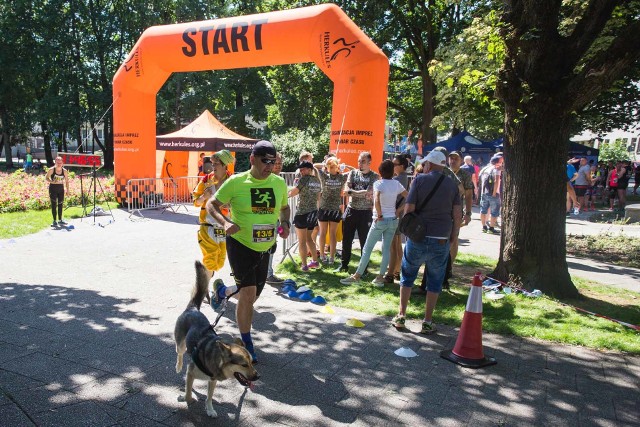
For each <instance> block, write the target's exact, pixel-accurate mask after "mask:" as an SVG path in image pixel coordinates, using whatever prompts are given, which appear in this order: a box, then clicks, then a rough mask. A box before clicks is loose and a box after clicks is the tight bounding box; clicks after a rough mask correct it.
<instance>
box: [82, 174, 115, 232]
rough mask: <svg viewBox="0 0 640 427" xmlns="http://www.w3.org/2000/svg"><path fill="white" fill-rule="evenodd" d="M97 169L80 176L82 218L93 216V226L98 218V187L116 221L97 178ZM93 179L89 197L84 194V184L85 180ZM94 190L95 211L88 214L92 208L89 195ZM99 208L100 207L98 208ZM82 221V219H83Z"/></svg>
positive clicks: (88, 192)
mask: <svg viewBox="0 0 640 427" xmlns="http://www.w3.org/2000/svg"><path fill="white" fill-rule="evenodd" d="M96 172H97V169H96V167H95V165H94V166H93V168H92V170H91V172H90V173H86V174H83V175H80V194H81V195H82V196H81V198H82V217H83V218H84V217H86V216H89V215H91V216H93V224H94V225H95V223H96V216H97V209H96V194H97V189H98V187H100V194H102V200H104V202H105V203H106V204H107V208H108V210H109V214H110V215H111V219H112V220H113V221H115V220H116V219H115V218H114V216H113V212H111V206H109V202H108V201H107V199H106V197H104V189H103V188H102V184H101V183H100V181H99V180H98V178H97V174H96ZM89 176H90V177H91V181H90V183H89V188H88V189H87V195H86V196H85V193H84V183H83V178H86V177H89ZM92 190H93V209H92V210H91V212H89V213H87V208H88V207H89V206H90V203H89V202H88V198H89V195H90V194H91V191H92ZM98 208H99V207H98ZM81 221H82V219H81Z"/></svg>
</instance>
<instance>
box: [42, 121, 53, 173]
mask: <svg viewBox="0 0 640 427" xmlns="http://www.w3.org/2000/svg"><path fill="white" fill-rule="evenodd" d="M40 126H41V127H42V138H43V139H44V157H45V159H46V162H47V166H49V167H51V166H53V156H52V155H51V133H49V123H48V122H47V121H46V120H43V121H42V123H41V124H40Z"/></svg>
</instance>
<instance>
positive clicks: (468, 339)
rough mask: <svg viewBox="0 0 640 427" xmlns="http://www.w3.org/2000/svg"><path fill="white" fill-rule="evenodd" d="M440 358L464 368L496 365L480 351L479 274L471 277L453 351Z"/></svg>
mask: <svg viewBox="0 0 640 427" xmlns="http://www.w3.org/2000/svg"><path fill="white" fill-rule="evenodd" d="M440 357H442V358H444V359H447V360H449V361H451V362H453V363H456V364H458V365H460V366H463V367H465V368H482V367H484V366H490V365H495V364H496V363H498V362H497V361H496V359H495V358H493V357H485V355H484V351H483V350H482V279H481V275H480V273H476V274H475V276H473V282H472V286H471V292H469V299H467V308H466V309H465V312H464V317H463V318H462V325H460V332H459V333H458V339H457V340H456V345H455V346H454V347H453V350H444V351H442V352H441V353H440Z"/></svg>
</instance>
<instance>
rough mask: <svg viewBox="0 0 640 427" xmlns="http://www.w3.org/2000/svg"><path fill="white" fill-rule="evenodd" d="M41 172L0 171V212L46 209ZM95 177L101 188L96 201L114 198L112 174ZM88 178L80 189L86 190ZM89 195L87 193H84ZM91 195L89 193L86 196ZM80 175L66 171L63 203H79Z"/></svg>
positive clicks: (48, 206) (44, 187)
mask: <svg viewBox="0 0 640 427" xmlns="http://www.w3.org/2000/svg"><path fill="white" fill-rule="evenodd" d="M44 177H45V175H44V174H40V175H30V174H27V173H24V171H23V170H22V169H19V170H17V171H15V172H13V173H4V172H0V213H4V212H19V211H27V210H40V209H49V208H50V207H51V203H50V201H49V184H47V182H46V181H45V179H44ZM98 180H99V181H100V184H101V185H102V189H103V190H104V196H102V194H100V186H98V194H97V196H96V197H99V198H100V201H103V199H106V201H109V202H113V201H115V195H114V190H113V177H111V176H100V174H98ZM90 183H91V178H85V179H84V184H83V185H84V187H85V188H84V191H85V193H86V192H87V191H88V187H89V185H90ZM87 196H89V195H87ZM90 196H91V197H93V192H92V194H91V195H90ZM81 199H82V198H81V192H80V178H78V177H76V174H75V173H74V172H72V171H70V172H69V194H68V195H65V205H81V204H82V202H81Z"/></svg>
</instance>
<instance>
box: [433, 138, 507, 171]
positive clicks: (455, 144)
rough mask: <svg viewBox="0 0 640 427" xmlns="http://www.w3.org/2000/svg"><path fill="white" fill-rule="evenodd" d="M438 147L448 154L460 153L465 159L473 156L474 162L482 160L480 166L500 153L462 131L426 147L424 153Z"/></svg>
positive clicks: (488, 144)
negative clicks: (444, 149) (445, 150)
mask: <svg viewBox="0 0 640 427" xmlns="http://www.w3.org/2000/svg"><path fill="white" fill-rule="evenodd" d="M436 147H444V148H446V149H447V151H448V152H452V151H459V152H460V154H462V156H463V157H464V156H471V157H472V158H473V160H474V161H477V160H478V159H480V164H486V163H488V162H489V159H490V158H491V156H493V154H495V153H496V152H497V151H500V150H499V149H498V148H497V147H496V146H495V145H494V144H492V143H490V142H484V141H481V140H479V139H478V138H476V137H474V136H473V135H471V134H470V133H469V132H467V131H462V132H460V133H459V134H457V135H455V136H453V137H451V138H449V139H447V140H444V141H440V142H438V143H436V144H429V145H425V146H424V152H425V153H426V152H428V151H431V150H433V149H434V148H436Z"/></svg>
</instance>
